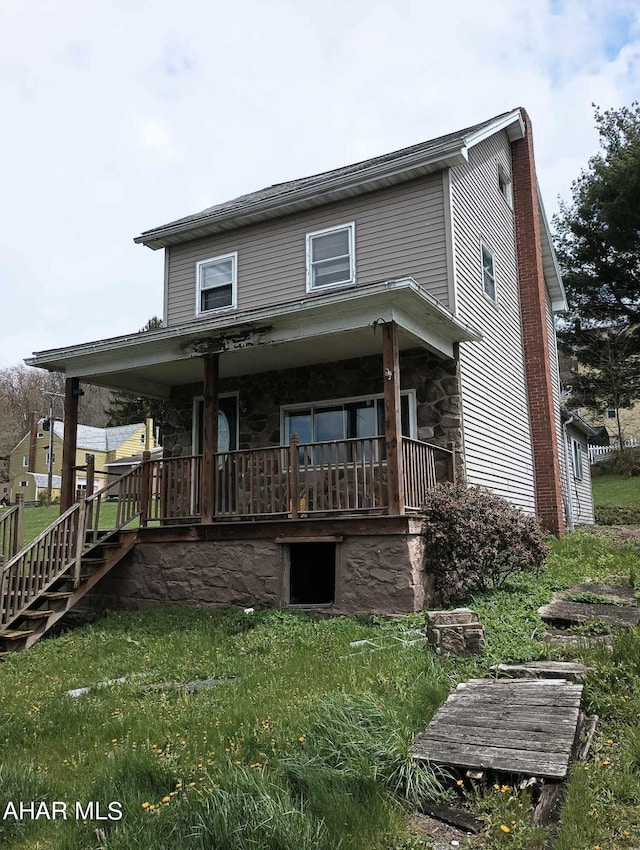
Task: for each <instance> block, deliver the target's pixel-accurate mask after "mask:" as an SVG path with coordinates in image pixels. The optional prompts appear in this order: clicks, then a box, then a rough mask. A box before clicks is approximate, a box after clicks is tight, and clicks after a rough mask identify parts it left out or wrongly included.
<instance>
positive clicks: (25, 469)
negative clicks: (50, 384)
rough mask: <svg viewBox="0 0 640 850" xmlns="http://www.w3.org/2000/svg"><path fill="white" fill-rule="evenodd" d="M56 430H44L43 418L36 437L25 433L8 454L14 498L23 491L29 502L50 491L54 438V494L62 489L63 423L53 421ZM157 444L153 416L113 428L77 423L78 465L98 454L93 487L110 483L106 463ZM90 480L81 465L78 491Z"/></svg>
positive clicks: (12, 495) (154, 446)
mask: <svg viewBox="0 0 640 850" xmlns="http://www.w3.org/2000/svg"><path fill="white" fill-rule="evenodd" d="M51 425H52V427H53V434H51V433H50V432H48V431H45V430H44V428H43V421H42V420H40V421H39V422H38V427H37V430H36V431H35V437H33V438H32V435H31V433H29V434H26V435H25V436H24V437H23V438H22V439H21V440H20V442H19V443H18V445H17V446H16V447H15V448H14V449H13V451H12V452H11V455H10V458H9V480H10V482H11V497H10V498H11V500H12V501H15V499H16V496H17V495H18V494H19V493H21V494H22V495H24V498H25V501H26V502H32V501H38V499H39V497H40V496H41V494H42V492H43V491H44V492H46V491H47V485H48V480H47V479H48V472H49V446H50V441H51V440H52V442H53V452H52V455H53V457H52V464H51V466H52V472H53V481H52V498H55V497H56V496H58V495H59V492H60V471H61V469H62V444H63V438H64V423H63V422H57V421H56V422H53V423H51ZM156 446H157V444H156V441H155V438H154V436H153V420H151V419H148V420H147V421H146V423H145V422H137V423H135V424H133V425H117V426H115V427H113V428H94V427H93V426H91V425H78V438H77V446H76V462H75V465H76V467H83V466H85V465H86V463H87V456H88V455H90V454H92V455H94V457H95V479H94V491H95V490H99V489H100V488H101V487H104V486H105V485H106V484H107V478H108V474H109V472H108V469H107V465H108V464H110V463H114V462H115V461H118V460H119V459H120V458H126V457H130V456H131V455H134V454H136V453H139V452H141V451H143V450H145V449H148V450H149V451H151V450H153V449H155V448H156ZM86 486H87V480H86V476H85V474H84V472H83V471H82V469H79V470H78V471H77V472H76V482H75V488H74V489H75V491H77V490H83V489H85V488H86Z"/></svg>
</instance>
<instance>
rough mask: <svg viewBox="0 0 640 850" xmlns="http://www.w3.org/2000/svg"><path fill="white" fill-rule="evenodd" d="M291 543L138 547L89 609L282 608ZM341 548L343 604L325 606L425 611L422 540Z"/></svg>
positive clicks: (380, 539) (372, 538)
mask: <svg viewBox="0 0 640 850" xmlns="http://www.w3.org/2000/svg"><path fill="white" fill-rule="evenodd" d="M284 545H286V544H281V543H277V542H275V540H274V539H273V538H271V539H259V540H246V541H243V540H225V541H214V540H203V541H199V542H168V543H162V544H159V543H138V544H137V545H136V547H135V549H134V550H133V552H132V553H131V554H130V555H129V556H127V558H126V559H125V560H124V561H123V562H122V563H121V564H119V565H118V566H117V567H115V568H114V570H113V571H112V572H111V573H110V574H109V575H107V576H106V577H105V578H104V579H103V580H102V581H101V582H100V584H99V585H98V586H97V587H96V588H95V589H94V590H93V591H92V592H91V594H89V595H88V597H87V598H86V604H85V606H83V607H86V608H90V609H92V610H105V609H107V608H110V609H140V608H147V607H151V606H154V605H179V606H188V607H201V606H208V605H211V606H221V605H234V606H242V607H249V606H251V607H252V606H256V607H269V608H274V607H281V606H282V604H283V598H282V592H283V584H284V579H283V577H284V570H285V553H284V551H283V549H284ZM336 546H337V550H336V551H337V568H336V573H337V594H336V602H335V604H334V605H333V606H324V607H330V609H331V610H332V611H333V612H335V613H345V614H371V613H382V614H402V613H407V612H412V611H419V610H421V609H422V608H423V606H424V604H425V594H428V590H427V589H426V579H425V576H424V571H423V563H424V552H423V538H422V536H421V535H419V534H392V535H366V536H360V535H348V536H345V537H344V539H343V541H342V542H341V543H337V544H336Z"/></svg>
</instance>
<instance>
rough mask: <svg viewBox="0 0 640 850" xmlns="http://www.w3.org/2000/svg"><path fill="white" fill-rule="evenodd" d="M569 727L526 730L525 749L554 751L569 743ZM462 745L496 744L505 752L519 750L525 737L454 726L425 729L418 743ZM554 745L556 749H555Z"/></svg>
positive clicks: (509, 731) (513, 732)
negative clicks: (431, 742)
mask: <svg viewBox="0 0 640 850" xmlns="http://www.w3.org/2000/svg"><path fill="white" fill-rule="evenodd" d="M573 730H574V726H573V725H569V724H568V725H567V726H566V727H565V728H564V729H562V728H558V727H554V728H553V729H550V730H546V729H544V730H540V729H535V730H533V729H532V730H529V731H527V735H526V742H527V749H529V750H532V751H535V752H544V751H545V750H552V751H553V750H556V749H557V748H559V747H562V746H564V745H565V744H566V743H567V742H568V743H569V744H571V743H572V741H573V737H574V734H573ZM427 740H429V741H465V742H467V743H475V744H487V745H491V744H492V743H493V742H494V741H496V740H498V741H499V742H500V746H503V747H505V748H506V749H508V750H514V749H515V750H520V749H522V742H523V740H525V736H523V734H522V730H521V729H506V730H505V729H502V728H500V729H496V728H495V727H493V728H492V727H489V726H484V727H477V726H471V725H469V726H460V725H457V724H449V723H447V724H442V725H440V726H438V727H437V728H431V727H430V728H429V731H428V732H427V733H425V735H424V736H421V737H420V738H418V741H427ZM556 745H558V747H556Z"/></svg>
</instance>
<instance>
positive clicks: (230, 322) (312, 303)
mask: <svg viewBox="0 0 640 850" xmlns="http://www.w3.org/2000/svg"><path fill="white" fill-rule="evenodd" d="M385 292H398V293H401V292H412V293H414V294H415V295H417V296H418V297H419V298H420V299H421V300H422V301H423V302H425V305H426V306H427V307H428V308H429V312H430V313H431V315H433V314H434V313H435V316H436V317H437V318H439V319H441V320H442V321H443V322H445V323H447V324H452V325H454V327H456V328H457V329H458V331H459V332H460V334H461V335H464V336H465V337H466V338H467V341H470V342H477V341H479V340H481V339H482V334H481V333H480V332H479V331H477V330H476V329H475V328H473V327H472V326H471V325H468V324H467V323H466V322H462V321H461V320H460V319H458V318H457V317H456V316H454V315H453V313H450V312H449V311H448V310H447V309H446V308H445V307H443V306H442V304H441V303H440V302H439V301H438V300H437V299H436V298H434V297H433V295H431V294H430V293H428V292H427V291H426V290H424V289H423V288H422V287H421V286H420V285H419V284H418V283H417V282H416V281H415V280H414V279H413V278H411V277H407V278H399V279H397V280H388V281H385V282H384V283H374V284H370V285H368V286H363V287H360V288H358V287H357V286H356V287H355V288H350V289H345V290H341V291H340V292H335V293H329V294H325V295H321V296H318V295H313V296H310V297H308V298H302V299H300V300H299V301H296V302H293V303H291V302H288V303H286V304H282V305H280V307H275V308H274V307H261V308H259V309H256V310H253V311H246V312H244V313H237V314H235V315H229V314H226V315H224V316H220V317H217V318H215V319H210V320H208V321H207V320H204V321H202V320H199V321H195V322H191V323H189V324H188V325H177V326H175V325H172V326H169V327H167V328H158V329H157V330H153V331H143V332H139V333H136V334H131V335H129V336H120V337H111V338H110V339H105V340H97V341H96V342H93V343H83V344H80V345H75V346H71V347H69V348H59V349H50V350H48V351H38V352H34V356H33V357H29V358H26V359H25V363H26V364H27V365H28V366H44V365H45V364H46V363H51V362H53V361H55V360H57V359H70V358H73V357H86V356H87V355H91V354H103V353H104V354H108V353H109V352H113V351H117V350H119V349H122V348H126V347H130V346H144V345H149V344H151V343H153V342H163V341H169V340H175V341H177V340H180V339H185V338H189V337H195V338H200V337H203V336H206V335H207V334H210V333H215V332H216V331H221V332H222V331H228V330H231V329H233V328H239V327H243V326H246V327H251V325H253V324H255V323H256V322H264V321H268V320H273V319H276V318H287V317H295V316H296V315H299V314H300V313H303V312H306V311H310V310H314V309H317V308H322V307H325V308H326V307H329V308H331V307H334V306H338V305H341V304H347V303H353V302H354V301H355V300H357V299H359V298H366V297H368V296H372V295H373V296H375V295H384V293H385ZM292 308H293V309H292Z"/></svg>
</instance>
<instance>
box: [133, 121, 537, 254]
mask: <svg viewBox="0 0 640 850" xmlns="http://www.w3.org/2000/svg"><path fill="white" fill-rule="evenodd" d="M499 130H506V131H507V133H508V135H509V139H510V140H511V141H515V140H516V139H521V138H523V136H524V122H523V120H522V116H521V114H520V110H519V109H515V110H512V111H510V112H503V113H501V114H500V115H496V116H495V117H494V118H489V119H488V120H486V121H482V122H481V123H479V124H474V125H472V126H471V127H465V128H464V129H463V130H458V131H457V132H455V133H447V134H446V135H444V136H438V137H437V138H435V139H431V140H429V141H426V142H421V143H420V144H417V145H411V146H409V147H407V148H402V149H401V150H398V151H393V152H392V153H387V154H383V155H382V156H376V157H373V158H372V159H366V160H363V161H362V162H357V163H354V164H353V165H347V166H344V167H342V168H335V169H333V170H331V171H324V172H322V173H321V174H314V175H312V176H310V177H303V178H301V179H299V180H289V181H287V182H285V183H276V184H274V185H273V186H268V187H266V188H265V189H260V190H259V191H257V192H250V193H248V194H246V195H240V196H239V197H237V198H233V199H232V200H230V201H225V202H224V203H222V204H215V205H214V206H212V207H207V208H206V209H204V210H201V211H200V212H197V213H194V214H192V215H188V216H185V217H183V218H179V219H176V220H175V221H172V222H169V223H168V224H164V225H161V226H160V227H155V228H153V229H151V230H146V231H144V232H143V233H142V234H141V235H140V236H138V237H136V238H135V239H134V242H137V243H142V244H143V245H146V246H147V247H148V248H153V249H154V250H155V249H157V248H161V247H165V246H167V245H172V244H177V243H179V242H183V241H185V240H186V239H196V238H198V237H199V236H206V235H208V234H211V233H217V232H219V231H221V230H228V229H230V228H232V227H240V226H243V225H245V224H251V223H253V222H256V221H263V220H265V219H266V218H273V217H276V216H281V215H286V214H288V213H290V212H298V211H299V210H301V209H309V208H310V207H313V206H319V205H321V204H327V203H331V202H332V201H336V200H340V199H342V198H345V197H353V196H354V195H358V194H363V193H365V192H372V191H374V190H376V189H380V188H384V187H385V186H390V185H392V184H394V183H399V182H403V181H405V180H411V179H413V178H415V177H419V176H422V175H424V174H429V173H430V172H432V171H438V170H440V169H442V168H445V167H447V166H449V165H456V164H459V163H460V162H461V161H463V160H466V158H467V149H468V148H470V147H472V146H473V145H476V144H478V143H479V142H481V141H482V140H483V139H485V138H487V137H488V136H490V135H492V134H493V133H497V132H498V131H499Z"/></svg>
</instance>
